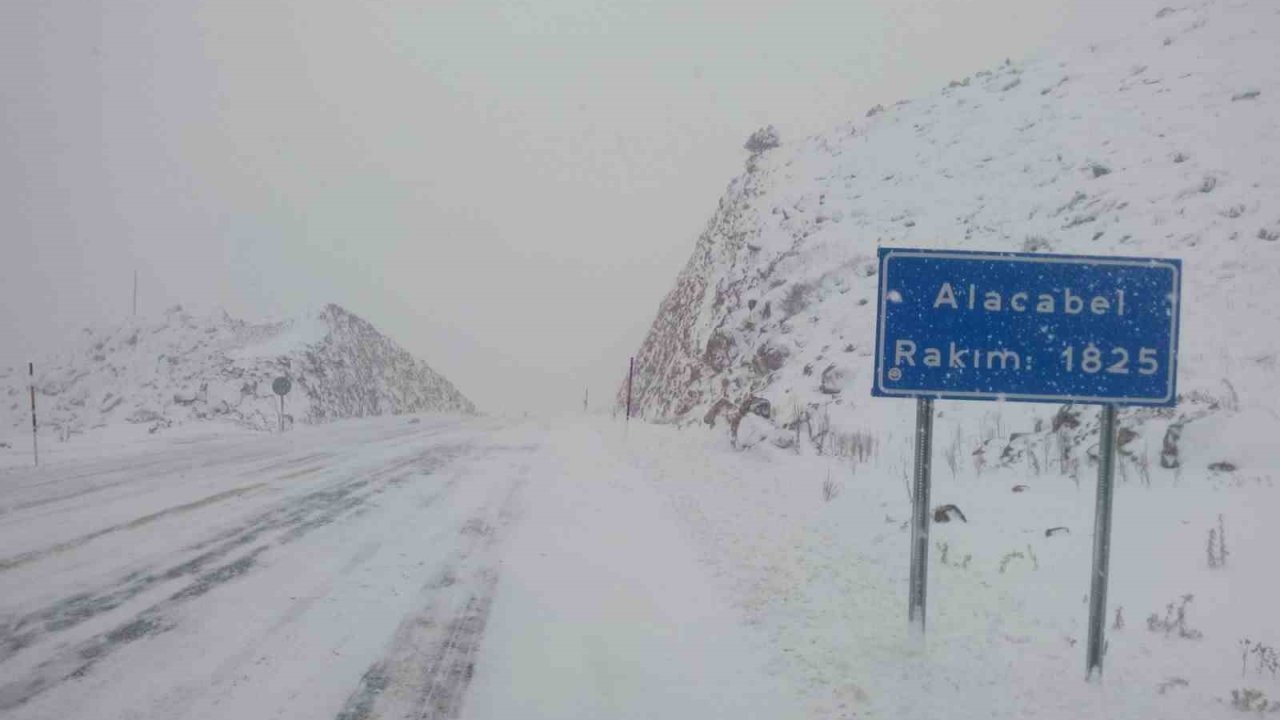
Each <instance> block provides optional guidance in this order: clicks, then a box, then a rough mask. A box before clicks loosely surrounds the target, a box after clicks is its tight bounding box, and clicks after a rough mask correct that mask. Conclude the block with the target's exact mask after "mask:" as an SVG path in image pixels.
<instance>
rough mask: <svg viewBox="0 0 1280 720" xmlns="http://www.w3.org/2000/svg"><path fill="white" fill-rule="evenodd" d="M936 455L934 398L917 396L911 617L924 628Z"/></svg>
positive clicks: (914, 625) (917, 625)
mask: <svg viewBox="0 0 1280 720" xmlns="http://www.w3.org/2000/svg"><path fill="white" fill-rule="evenodd" d="M932 458H933V399H932V398H927V397H920V398H917V399H916V458H915V483H914V484H913V486H912V489H911V586H910V589H909V591H908V608H907V619H908V620H909V621H910V623H911V626H912V627H915V628H919V629H920V631H921V632H923V631H924V620H925V590H926V589H927V588H926V586H927V581H928V571H929V472H930V470H931V467H932V463H931V462H930V461H931V460H932Z"/></svg>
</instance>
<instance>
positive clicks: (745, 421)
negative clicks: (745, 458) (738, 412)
mask: <svg viewBox="0 0 1280 720" xmlns="http://www.w3.org/2000/svg"><path fill="white" fill-rule="evenodd" d="M775 433H776V428H774V427H773V423H771V422H769V421H768V420H765V419H764V418H762V417H760V416H759V415H755V414H750V413H748V414H747V415H744V416H743V417H742V419H741V420H740V421H739V422H738V425H737V428H736V429H735V430H734V433H733V444H734V446H735V447H737V448H739V449H743V450H745V449H747V448H752V447H755V446H756V445H759V444H760V443H762V442H766V441H768V440H770V439H771V438H773V436H774V435H775Z"/></svg>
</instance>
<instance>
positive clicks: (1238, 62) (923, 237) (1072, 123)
mask: <svg viewBox="0 0 1280 720" xmlns="http://www.w3.org/2000/svg"><path fill="white" fill-rule="evenodd" d="M1144 18H1145V19H1144V20H1143V21H1142V22H1141V23H1140V24H1139V25H1137V26H1135V27H1132V28H1129V29H1128V30H1127V31H1126V30H1124V29H1123V28H1120V29H1117V30H1116V32H1115V35H1116V37H1119V38H1120V39H1116V40H1112V41H1109V42H1107V43H1102V44H1094V45H1084V46H1081V47H1074V48H1065V49H1056V50H1051V51H1048V52H1045V53H1043V54H1041V55H1039V56H1037V57H1035V58H1032V59H1030V60H1028V61H1026V62H1021V63H1018V62H1006V63H1004V64H1002V65H1001V66H1000V67H997V68H994V69H991V70H988V71H983V72H979V73H977V74H976V75H974V76H972V77H966V78H958V79H956V80H955V81H953V82H951V83H950V84H949V86H948V87H946V88H943V89H942V90H941V91H939V92H937V93H936V94H934V95H932V96H929V97H925V98H921V99H917V100H913V101H903V102H900V103H898V104H896V105H894V106H892V107H889V108H887V109H886V108H882V107H879V106H877V107H876V108H872V109H871V111H869V112H867V113H866V115H865V117H860V118H859V120H858V121H857V122H854V123H850V124H847V125H844V126H841V127H838V128H836V129H834V130H832V131H831V132H828V133H826V134H823V135H819V136H815V137H809V138H806V139H803V140H800V141H796V142H787V139H786V138H783V139H782V140H783V142H782V144H781V145H780V146H777V147H774V144H775V143H772V142H770V143H763V144H761V143H756V144H754V145H751V146H749V147H748V149H749V150H751V152H752V154H751V157H750V159H749V160H748V163H747V169H746V172H745V173H744V174H743V175H741V176H740V177H738V178H737V179H735V180H733V182H732V183H730V185H729V188H728V190H727V192H726V193H725V195H724V197H723V198H722V199H721V201H720V205H719V208H718V209H717V210H716V212H715V214H714V215H713V217H712V218H711V220H710V222H709V223H708V225H707V227H706V229H705V230H704V232H703V233H702V235H701V236H700V237H699V239H698V241H697V245H696V247H695V249H694V252H693V256H692V257H691V258H690V260H689V262H688V264H687V265H686V267H685V268H684V270H683V271H682V272H681V273H680V275H679V277H678V278H677V279H676V283H675V287H674V288H673V289H672V290H671V292H670V293H669V294H668V295H667V296H666V298H665V299H664V300H663V302H662V304H661V307H660V309H659V311H658V315H657V318H656V319H655V320H654V323H653V325H652V327H651V329H650V331H649V333H648V336H647V337H646V338H645V340H644V341H643V344H642V345H641V347H640V349H639V351H638V353H637V355H636V370H637V376H636V378H635V382H634V401H633V402H634V404H635V407H636V408H637V409H638V410H637V412H638V413H642V414H643V415H644V416H645V417H646V418H649V419H653V420H659V421H664V422H680V423H683V422H699V421H702V420H704V419H709V420H713V421H714V420H715V416H717V415H719V414H720V413H721V412H722V411H724V410H726V409H729V412H730V414H731V415H732V416H735V417H736V416H740V415H741V414H742V413H743V412H744V411H745V409H746V408H747V407H748V406H751V407H753V408H755V409H756V412H754V413H753V414H754V415H759V416H761V417H762V418H766V419H767V420H770V421H771V425H773V426H774V428H773V429H772V430H771V429H769V428H764V429H762V430H761V429H759V428H757V429H755V430H753V431H752V432H758V433H760V434H762V435H769V434H770V433H773V439H774V440H775V442H776V444H786V443H787V442H788V439H787V437H788V436H791V435H792V434H793V433H792V432H791V430H793V429H795V428H794V425H796V424H797V421H796V418H797V417H798V416H800V415H804V414H807V415H808V420H807V421H805V423H806V424H807V425H808V427H807V432H808V433H809V434H810V436H811V437H813V436H815V435H816V436H817V437H819V438H820V437H821V434H822V433H821V430H820V429H819V428H818V426H819V425H820V424H825V423H828V422H829V423H830V427H832V428H833V429H839V428H845V429H850V428H867V427H872V426H875V425H877V424H883V420H884V419H885V418H884V414H885V413H896V414H905V413H907V412H910V407H909V406H910V403H907V402H904V401H891V400H873V399H872V398H870V397H869V395H870V378H871V373H872V366H873V357H872V351H873V349H872V345H873V341H874V333H875V312H876V306H877V303H876V292H877V280H878V278H877V277H876V274H877V271H878V268H877V262H876V249H877V247H880V246H886V247H926V248H952V249H972V250H995V251H1033V252H1055V253H1078V254H1094V255H1129V256H1147V255H1150V256H1157V257H1176V258H1181V259H1182V260H1183V263H1184V265H1183V266H1184V279H1183V306H1182V321H1183V325H1182V333H1181V354H1180V372H1179V385H1178V387H1179V391H1180V395H1181V401H1182V402H1181V404H1180V406H1179V408H1178V410H1177V411H1176V413H1170V412H1168V411H1166V410H1146V411H1136V410H1135V411H1132V412H1129V413H1126V418H1127V422H1128V423H1130V424H1131V425H1135V426H1138V425H1146V424H1148V423H1149V422H1150V421H1152V420H1156V421H1158V422H1155V423H1151V425H1152V428H1151V429H1152V430H1154V431H1155V433H1154V434H1153V435H1152V437H1150V438H1146V437H1143V439H1142V440H1143V442H1145V443H1149V445H1150V452H1151V453H1152V454H1155V453H1158V452H1160V451H1161V450H1162V447H1161V445H1162V442H1163V441H1164V440H1165V439H1167V438H1169V437H1170V435H1172V436H1173V437H1172V442H1173V443H1174V444H1175V445H1176V443H1177V439H1178V438H1177V436H1178V435H1179V433H1180V432H1181V428H1182V426H1183V425H1185V424H1186V423H1188V422H1191V421H1193V420H1197V419H1199V418H1201V417H1204V416H1205V415H1206V414H1210V413H1216V412H1217V411H1218V410H1230V411H1232V412H1237V411H1238V412H1241V413H1249V412H1258V413H1261V416H1262V417H1265V418H1269V419H1267V420H1266V422H1267V423H1271V424H1274V423H1275V422H1276V418H1277V410H1278V409H1280V402H1277V400H1276V399H1275V395H1274V392H1273V391H1272V389H1273V388H1274V387H1275V385H1276V382H1277V380H1280V377H1277V366H1278V358H1280V333H1278V332H1277V328H1280V75H1277V73H1276V71H1275V69H1276V68H1278V67H1280V44H1278V43H1277V42H1276V40H1275V39H1276V38H1277V37H1280V7H1278V6H1277V5H1276V4H1275V3H1274V2H1270V1H1269V0H1234V1H1233V0H1214V1H1210V2H1202V3H1196V4H1192V5H1189V6H1181V7H1179V8H1176V9H1175V8H1167V7H1162V6H1161V5H1159V4H1154V3H1153V4H1151V5H1150V8H1149V11H1148V12H1146V13H1144ZM625 393H626V385H625V382H624V383H623V387H622V389H621V390H620V391H619V396H618V397H619V402H622V401H623V399H624V397H625ZM754 397H758V398H761V399H763V400H767V401H768V403H767V404H766V403H760V402H758V401H756V400H752V398H754ZM961 405H966V404H962V403H956V404H951V403H948V404H947V408H949V409H948V410H947V412H957V413H970V414H973V413H978V412H985V411H987V410H989V409H990V408H991V407H992V406H990V405H985V406H984V405H980V404H967V407H963V408H961ZM983 408H986V409H985V410H984V409H983ZM1056 410H1057V408H1054V407H1052V406H1050V407H1047V408H1046V407H1044V406H1040V407H1039V409H1036V410H1031V409H1028V408H1025V407H1022V408H1019V409H1017V410H1012V411H1009V412H1013V413H1027V412H1038V413H1040V415H1039V416H1038V417H1039V418H1040V419H1048V417H1052V416H1053V413H1054V412H1056ZM1068 415H1069V416H1070V417H1067V416H1064V417H1062V418H1058V419H1056V420H1055V421H1054V423H1053V427H1052V428H1050V427H1049V423H1043V424H1041V423H1036V427H1037V430H1040V429H1041V427H1043V432H1046V433H1047V432H1050V431H1051V430H1053V431H1058V430H1060V429H1061V427H1062V426H1063V425H1064V424H1065V425H1066V426H1067V427H1068V429H1069V430H1070V431H1072V432H1078V433H1079V434H1080V435H1081V436H1083V435H1086V434H1087V433H1089V432H1091V431H1093V430H1092V429H1093V428H1096V424H1092V425H1091V423H1092V420H1091V418H1092V415H1086V416H1085V417H1084V418H1076V417H1075V415H1076V413H1075V412H1068ZM818 418H822V420H821V423H819V422H818ZM1026 419H1027V420H1028V422H1027V425H1028V426H1030V417H1029V416H1027V417H1026ZM734 422H735V423H736V420H735V421H734ZM751 422H752V423H753V424H754V425H759V422H758V421H757V420H755V419H752V421H751ZM899 425H902V423H900V422H896V421H895V423H894V424H893V425H892V426H893V427H898V426H899ZM782 428H786V432H781V429H782ZM1171 428H1172V429H1171ZM1025 429H1026V430H1028V431H1030V430H1031V427H1026V428H1025ZM775 431H776V432H775ZM794 434H795V435H796V436H798V435H799V434H800V430H798V429H796V430H795V433H794ZM1143 434H1144V435H1145V430H1144V431H1143ZM1122 435H1123V433H1122ZM1095 437H1096V436H1095ZM1010 444H1011V445H1016V443H1014V442H1013V441H1011V443H1010ZM1016 449H1017V448H1016V447H1015V448H1013V450H1014V451H1015V453H1014V454H1015V455H1017V454H1018V453H1016ZM1170 452H1173V453H1175V454H1176V447H1175V448H1173V449H1172V450H1170ZM1006 455H1008V453H1006ZM1168 462H1170V463H1176V459H1170V460H1168Z"/></svg>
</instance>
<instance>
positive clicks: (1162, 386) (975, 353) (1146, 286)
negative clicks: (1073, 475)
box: [871, 248, 1182, 677]
mask: <svg viewBox="0 0 1280 720" xmlns="http://www.w3.org/2000/svg"><path fill="white" fill-rule="evenodd" d="M1181 287H1182V262H1181V261H1179V260H1168V259H1160V258H1124V257H1098V256H1085V255H1044V254H1039V253H991V252H961V251H951V250H917V249H909V248H881V249H880V297H879V305H878V312H877V316H876V366H875V377H874V378H873V380H872V385H871V394H872V395H875V396H879V397H899V398H915V399H916V438H915V487H914V491H913V493H912V498H911V500H912V515H911V576H910V587H909V590H908V592H909V606H908V607H909V610H908V618H909V620H910V622H911V624H912V625H913V626H916V627H919V628H920V629H921V630H922V631H923V629H924V626H925V597H926V592H925V591H926V588H927V583H926V579H927V572H928V559H929V521H930V520H931V519H932V518H931V517H930V507H929V469H930V467H929V466H930V460H931V451H932V426H933V400H934V399H935V398H948V399H956V400H1009V401H1018V402H1061V403H1093V404H1099V405H1102V406H1103V409H1102V426H1101V442H1100V446H1099V456H1100V463H1099V468H1098V499H1097V503H1098V506H1097V519H1096V527H1095V529H1094V538H1093V575H1092V576H1091V579H1090V603H1089V644H1088V657H1087V666H1088V673H1087V674H1088V676H1090V677H1092V676H1094V675H1096V674H1100V673H1101V671H1102V655H1103V653H1104V652H1105V651H1106V643H1105V641H1104V638H1103V624H1104V622H1105V616H1106V610H1107V573H1108V569H1109V567H1108V566H1109V559H1110V553H1111V500H1112V486H1113V481H1114V479H1115V463H1116V456H1115V443H1116V431H1117V428H1116V412H1117V408H1118V406H1120V405H1147V406H1158V407H1170V406H1173V405H1175V404H1176V403H1177V398H1178V394H1177V377H1178V328H1179V323H1180V317H1179V312H1180V308H1181Z"/></svg>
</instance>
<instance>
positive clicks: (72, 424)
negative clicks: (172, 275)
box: [0, 305, 475, 438]
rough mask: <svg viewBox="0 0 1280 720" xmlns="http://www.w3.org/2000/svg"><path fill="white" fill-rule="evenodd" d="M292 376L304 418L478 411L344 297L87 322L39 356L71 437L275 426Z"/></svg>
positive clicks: (39, 375) (6, 396)
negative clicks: (245, 310)
mask: <svg viewBox="0 0 1280 720" xmlns="http://www.w3.org/2000/svg"><path fill="white" fill-rule="evenodd" d="M21 370H22V371H23V372H17V371H15V370H14V369H8V368H6V369H4V370H0V402H3V405H2V406H0V408H2V411H3V414H0V418H3V419H4V425H5V427H6V428H7V429H6V431H5V434H12V433H13V432H14V431H15V430H21V429H23V428H29V427H30V416H29V401H28V399H27V398H28V391H27V384H28V379H27V376H26V373H25V370H26V368H22V369H21ZM282 375H284V376H288V377H289V378H290V379H291V380H292V383H293V388H292V391H291V392H290V393H289V395H288V397H287V398H286V400H285V413H286V414H287V416H288V417H289V419H290V420H293V421H297V422H303V423H319V422H326V421H331V420H337V419H341V418H349V417H365V416H372V415H393V414H400V413H413V412H427V411H438V412H450V413H474V412H475V407H474V406H473V405H472V404H471V402H470V401H469V400H468V399H467V398H465V397H464V396H463V395H462V393H460V392H458V390H457V389H456V388H455V387H454V386H453V385H452V384H451V383H450V382H449V381H448V380H446V379H445V378H443V377H442V376H440V375H439V374H438V373H436V372H435V371H434V370H432V369H431V368H430V367H429V366H428V365H427V364H426V363H425V362H423V361H422V360H420V359H418V358H416V357H414V356H413V355H411V354H410V353H408V352H407V351H406V350H404V349H403V348H401V347H400V346H399V345H397V344H396V343H395V342H394V341H393V340H391V339H390V338H388V337H386V336H384V335H382V334H381V333H379V332H378V330H377V329H376V328H374V327H373V326H372V325H371V324H369V323H368V322H367V321H365V320H363V319H361V318H359V317H357V316H356V315H353V314H351V313H350V312H347V311H346V310H344V309H343V308H341V307H338V306H337V305H326V306H324V307H323V308H321V309H319V310H317V311H314V312H311V313H307V314H305V315H303V316H302V317H299V318H295V319H291V320H284V321H280V322H269V323H258V324H254V323H248V322H245V321H242V320H236V319H233V318H231V317H230V316H228V315H227V314H226V313H218V314H214V315H210V316H207V317H198V316H195V315H193V314H191V313H189V312H186V311H184V310H183V309H182V308H180V307H175V308H172V309H170V310H169V311H167V312H166V313H165V314H164V316H163V318H161V319H160V321H159V322H148V321H144V320H141V319H138V320H131V321H129V322H126V323H123V324H121V325H119V326H117V327H114V328H110V329H86V330H85V331H84V337H83V338H82V341H81V343H80V344H79V348H78V349H76V350H74V351H72V352H71V353H69V354H67V355H65V356H63V357H61V358H59V359H57V360H55V361H53V362H52V363H37V367H36V391H37V404H38V406H39V418H40V424H41V426H42V427H43V428H46V429H47V430H51V431H52V432H53V433H54V434H56V435H58V436H60V437H62V438H68V437H70V436H73V435H75V434H79V433H84V432H88V431H91V430H94V429H97V428H103V427H106V426H108V425H114V424H120V423H131V424H135V425H140V426H144V427H146V428H147V429H149V430H151V431H152V432H156V431H159V430H162V429H164V428H167V427H171V426H174V425H179V424H184V423H190V422H197V421H223V422H230V423H234V424H236V425H240V426H244V427H249V428H255V429H267V428H272V427H275V426H276V424H277V423H278V416H277V411H278V400H277V398H276V396H275V395H274V394H273V393H272V390H271V383H272V380H273V379H275V378H276V377H279V376H282Z"/></svg>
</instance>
